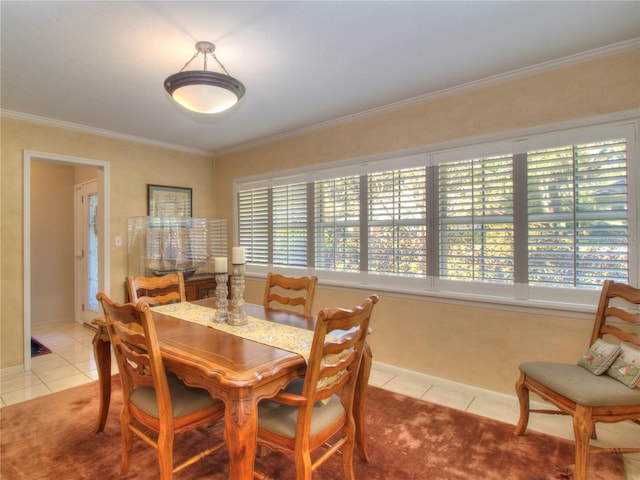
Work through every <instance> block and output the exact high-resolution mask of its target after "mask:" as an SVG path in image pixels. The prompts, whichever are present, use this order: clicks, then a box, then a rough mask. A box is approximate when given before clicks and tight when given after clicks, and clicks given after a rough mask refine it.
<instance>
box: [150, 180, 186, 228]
mask: <svg viewBox="0 0 640 480" xmlns="http://www.w3.org/2000/svg"><path fill="white" fill-rule="evenodd" d="M191 213H192V190H191V188H185V187H173V186H169V185H154V184H147V215H148V216H150V217H174V218H180V219H184V220H186V219H189V218H191Z"/></svg>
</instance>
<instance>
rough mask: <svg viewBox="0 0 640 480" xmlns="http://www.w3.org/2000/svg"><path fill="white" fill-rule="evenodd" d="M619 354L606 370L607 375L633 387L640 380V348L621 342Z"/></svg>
mask: <svg viewBox="0 0 640 480" xmlns="http://www.w3.org/2000/svg"><path fill="white" fill-rule="evenodd" d="M621 347H622V348H621V349H620V354H619V355H618V357H617V358H616V359H615V361H614V362H613V364H612V365H611V366H610V367H609V369H608V370H607V375H609V376H610V377H613V378H615V379H616V380H618V381H619V382H622V383H624V384H625V385H626V386H627V387H630V388H634V387H635V386H636V385H637V383H638V381H640V350H636V349H635V348H631V347H629V346H627V345H625V344H624V343H623V344H621Z"/></svg>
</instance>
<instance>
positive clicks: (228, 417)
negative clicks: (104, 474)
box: [93, 298, 372, 480]
mask: <svg viewBox="0 0 640 480" xmlns="http://www.w3.org/2000/svg"><path fill="white" fill-rule="evenodd" d="M192 303H195V304H198V305H201V306H205V307H210V308H215V298H207V299H203V300H198V301H195V302H192ZM245 311H246V313H247V315H248V316H251V317H255V318H258V319H264V320H268V321H272V322H277V323H280V324H284V325H289V326H293V327H298V328H304V329H308V330H313V329H314V327H315V317H307V316H304V315H301V314H298V313H294V312H289V311H285V310H277V309H271V308H264V307H263V306H261V305H253V304H245ZM152 315H153V319H154V322H155V326H156V331H157V334H158V341H159V343H160V351H161V353H162V358H163V360H164V364H165V367H166V368H167V370H169V371H171V372H174V373H175V374H176V375H177V376H178V377H179V378H180V379H182V381H184V382H185V383H186V384H187V385H190V386H193V387H199V388H203V389H205V390H207V391H208V392H209V393H210V394H211V395H212V396H213V397H215V398H219V399H221V400H222V401H223V402H224V404H225V419H224V422H225V438H226V442H227V449H228V453H229V479H230V480H251V479H253V468H254V460H255V455H256V448H257V444H256V439H257V430H258V402H259V401H260V400H262V399H264V398H270V397H273V396H274V395H275V394H276V393H278V392H279V391H280V390H281V389H282V388H284V387H285V386H286V385H287V384H288V383H289V382H290V381H291V380H293V379H295V378H300V377H303V376H304V374H305V370H306V362H305V359H304V358H303V357H302V356H301V355H300V354H298V353H293V352H290V351H286V350H283V349H280V348H277V347H274V346H271V345H267V344H264V343H259V342H257V341H252V340H248V339H245V338H242V337H240V336H237V335H233V334H231V333H228V332H225V331H222V330H218V329H216V328H211V327H209V326H206V325H201V324H198V323H194V322H190V321H187V320H181V319H179V318H176V317H172V316H169V315H167V314H162V313H159V312H156V311H152ZM93 323H94V325H95V326H96V327H97V329H98V330H97V332H96V334H95V336H94V340H93V347H94V354H95V359H96V365H97V370H98V380H99V386H100V407H99V408H100V409H99V413H98V421H97V424H96V428H95V431H96V432H100V431H102V430H103V429H104V426H105V423H106V421H107V414H108V410H109V403H110V400H111V344H110V340H109V335H108V332H107V329H106V324H105V320H104V319H103V318H98V319H96V320H94V322H93ZM371 363H372V356H371V350H370V349H369V347H368V346H367V347H366V349H365V355H363V361H362V364H361V368H360V370H359V374H358V388H357V392H356V398H355V402H354V417H355V420H356V447H357V450H358V453H359V455H360V457H361V458H362V459H364V460H367V461H368V460H369V459H370V455H369V453H368V449H367V443H366V438H365V425H364V396H365V392H366V386H367V384H368V381H369V373H370V371H371Z"/></svg>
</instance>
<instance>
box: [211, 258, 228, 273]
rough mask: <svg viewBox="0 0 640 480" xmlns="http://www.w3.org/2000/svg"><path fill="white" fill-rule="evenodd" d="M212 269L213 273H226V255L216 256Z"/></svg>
mask: <svg viewBox="0 0 640 480" xmlns="http://www.w3.org/2000/svg"><path fill="white" fill-rule="evenodd" d="M213 271H214V272H215V273H227V257H216V259H215V260H214V265H213Z"/></svg>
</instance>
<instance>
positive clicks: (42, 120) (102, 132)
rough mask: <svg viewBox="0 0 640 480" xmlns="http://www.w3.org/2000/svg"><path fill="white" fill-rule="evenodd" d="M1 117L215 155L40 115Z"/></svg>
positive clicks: (4, 112)
mask: <svg viewBox="0 0 640 480" xmlns="http://www.w3.org/2000/svg"><path fill="white" fill-rule="evenodd" d="M0 116H2V117H6V118H13V119H15V120H24V121H26V122H31V123H37V124H39V125H48V126H51V127H58V128H63V129H65V130H71V131H74V132H81V133H88V134H91V135H99V136H101V137H107V138H113V139H115V140H122V141H125V142H134V143H140V144H143V145H149V146H152V147H159V148H164V149H168V150H176V151H180V152H186V153H194V154H197V155H207V156H209V157H210V156H213V155H214V153H213V152H210V151H206V150H200V149H196V148H190V147H185V146H184V145H176V144H173V143H167V142H158V141H156V140H150V139H148V138H143V137H136V136H133V135H126V134H124V133H118V132H112V131H110V130H103V129H101V128H94V127H89V126H87V125H80V124H77V123H71V122H64V121H61V120H55V119H53V118H47V117H41V116H38V115H31V114H28V113H21V112H16V111H13V110H6V109H0Z"/></svg>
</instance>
